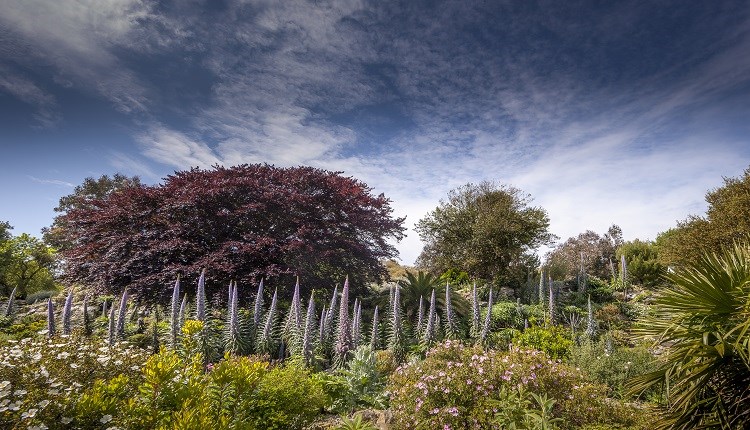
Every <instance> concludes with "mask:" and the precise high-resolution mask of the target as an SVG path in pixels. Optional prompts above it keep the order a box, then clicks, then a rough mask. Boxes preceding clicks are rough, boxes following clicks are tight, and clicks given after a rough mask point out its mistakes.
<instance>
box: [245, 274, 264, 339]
mask: <svg viewBox="0 0 750 430" xmlns="http://www.w3.org/2000/svg"><path fill="white" fill-rule="evenodd" d="M262 313H263V279H261V280H260V282H259V283H258V292H257V293H256V294H255V304H254V305H253V320H252V324H251V325H250V327H249V330H250V333H249V336H248V338H249V343H250V345H249V347H250V348H251V350H252V351H255V349H256V345H255V344H256V341H257V334H258V329H259V328H260V324H261V320H262V317H263V315H262Z"/></svg>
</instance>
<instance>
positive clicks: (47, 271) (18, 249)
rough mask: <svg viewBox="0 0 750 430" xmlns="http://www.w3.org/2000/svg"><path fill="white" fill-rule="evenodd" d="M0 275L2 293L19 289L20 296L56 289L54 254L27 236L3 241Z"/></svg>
mask: <svg viewBox="0 0 750 430" xmlns="http://www.w3.org/2000/svg"><path fill="white" fill-rule="evenodd" d="M0 256H2V257H0V258H1V259H2V261H1V262H0V264H2V266H0V275H1V276H2V279H0V282H2V288H3V294H5V295H7V294H9V293H10V292H11V290H13V288H17V292H18V294H19V295H20V296H22V297H23V296H26V295H27V294H29V293H32V292H35V291H40V290H51V289H54V288H55V281H54V278H53V272H54V269H55V252H54V250H53V249H52V248H51V247H49V246H47V245H46V244H45V243H44V242H42V241H41V240H39V239H37V238H35V237H33V236H30V235H28V234H26V233H23V234H21V235H20V236H16V237H12V238H10V239H8V240H4V241H2V242H0Z"/></svg>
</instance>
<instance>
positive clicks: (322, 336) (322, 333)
mask: <svg viewBox="0 0 750 430" xmlns="http://www.w3.org/2000/svg"><path fill="white" fill-rule="evenodd" d="M325 341H326V305H323V309H321V310H320V319H319V320H318V344H319V345H323V343H324V342H325Z"/></svg>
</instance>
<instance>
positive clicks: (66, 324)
mask: <svg viewBox="0 0 750 430" xmlns="http://www.w3.org/2000/svg"><path fill="white" fill-rule="evenodd" d="M72 312H73V291H72V290H71V291H68V296H67V297H66V298H65V304H64V305H63V311H62V334H64V335H69V334H70V332H71V325H70V318H71V314H72Z"/></svg>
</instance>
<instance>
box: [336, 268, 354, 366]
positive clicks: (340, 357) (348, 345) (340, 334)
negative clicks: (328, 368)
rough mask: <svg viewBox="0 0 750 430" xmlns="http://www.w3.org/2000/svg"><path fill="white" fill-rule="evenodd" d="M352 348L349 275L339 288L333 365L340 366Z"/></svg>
mask: <svg viewBox="0 0 750 430" xmlns="http://www.w3.org/2000/svg"><path fill="white" fill-rule="evenodd" d="M351 350H352V332H351V325H350V322H349V277H348V276H347V277H346V280H345V281H344V288H343V289H342V290H341V304H340V305H339V325H338V329H337V330H336V344H335V345H334V347H333V363H334V367H336V368H341V367H343V366H344V363H346V361H347V359H348V358H349V352H350V351H351Z"/></svg>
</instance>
